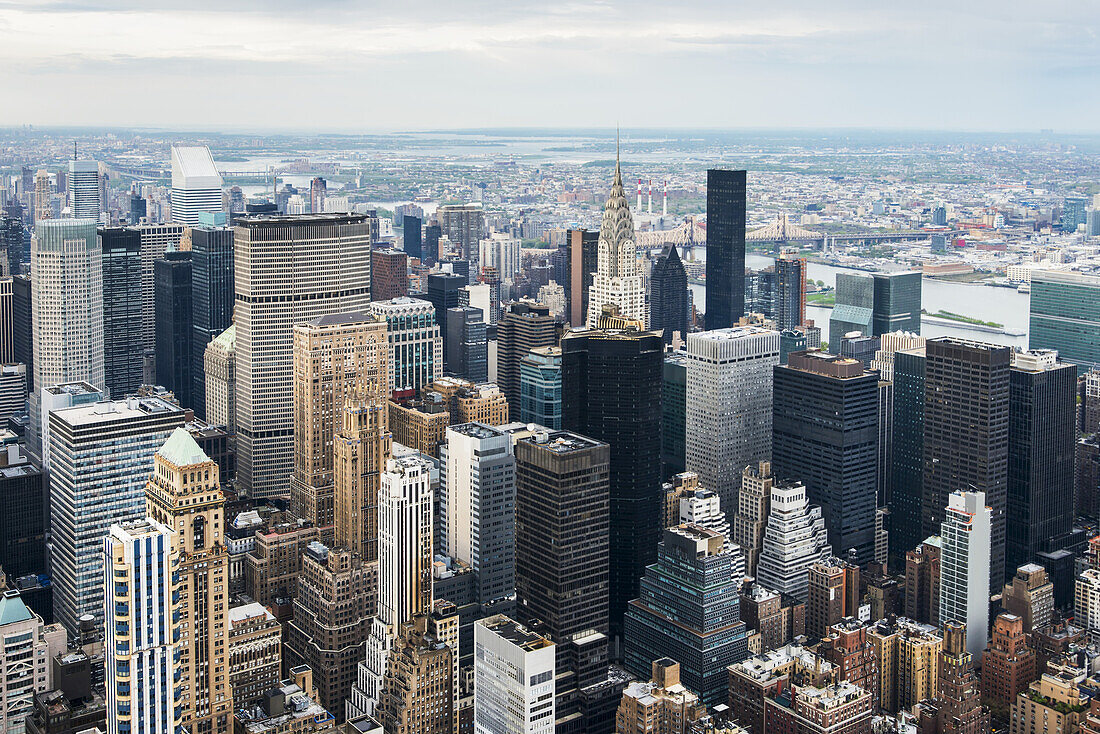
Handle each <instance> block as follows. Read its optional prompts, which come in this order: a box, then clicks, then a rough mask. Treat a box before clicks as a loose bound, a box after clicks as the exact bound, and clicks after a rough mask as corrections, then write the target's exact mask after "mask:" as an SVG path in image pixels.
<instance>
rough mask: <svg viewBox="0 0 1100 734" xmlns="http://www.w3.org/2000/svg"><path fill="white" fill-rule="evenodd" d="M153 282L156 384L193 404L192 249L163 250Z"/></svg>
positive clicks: (184, 405)
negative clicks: (155, 330)
mask: <svg viewBox="0 0 1100 734" xmlns="http://www.w3.org/2000/svg"><path fill="white" fill-rule="evenodd" d="M153 272H154V280H155V282H156V323H157V338H156V353H157V368H156V369H157V384H159V385H163V386H164V387H166V388H168V389H169V390H170V391H172V392H173V393H175V395H176V400H178V401H179V404H180V405H181V406H183V407H185V408H190V407H192V406H193V404H194V403H193V402H192V400H191V388H192V387H193V386H194V385H193V381H192V379H191V368H192V367H193V364H192V362H191V357H192V351H193V345H192V339H193V338H194V336H195V334H194V328H193V327H194V324H193V322H192V309H191V306H192V301H191V296H192V270H191V252H190V251H182V252H166V253H164V259H163V260H157V262H156V266H155V267H154V271H153Z"/></svg>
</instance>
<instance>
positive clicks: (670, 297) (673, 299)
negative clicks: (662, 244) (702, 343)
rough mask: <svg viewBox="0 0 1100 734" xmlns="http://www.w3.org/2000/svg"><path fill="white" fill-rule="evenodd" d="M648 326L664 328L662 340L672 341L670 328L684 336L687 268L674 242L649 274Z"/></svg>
mask: <svg viewBox="0 0 1100 734" xmlns="http://www.w3.org/2000/svg"><path fill="white" fill-rule="evenodd" d="M649 328H651V329H653V330H654V331H658V330H661V329H663V330H664V334H663V339H664V342H665V344H671V343H672V334H673V332H676V331H678V332H680V338H681V339H687V332H688V301H687V272H686V271H685V270H684V264H683V263H682V262H680V254H679V253H678V252H677V251H676V246H675V245H673V246H672V247H670V248H669V249H668V252H666V253H665V254H664V255H662V256H661V257H659V258H657V262H656V263H654V264H653V272H652V273H651V274H650V277H649Z"/></svg>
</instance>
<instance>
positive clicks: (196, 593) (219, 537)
mask: <svg viewBox="0 0 1100 734" xmlns="http://www.w3.org/2000/svg"><path fill="white" fill-rule="evenodd" d="M145 504H146V512H147V513H148V515H149V517H151V518H153V519H154V520H156V521H157V522H159V523H162V524H163V525H165V526H167V527H168V528H171V530H172V550H173V552H175V553H178V554H179V559H180V560H179V589H180V606H179V612H180V642H179V669H180V670H181V671H182V680H181V688H182V689H183V701H182V704H183V725H184V726H185V727H186V728H187V729H188V731H192V732H207V733H209V734H220V733H222V732H225V733H226V734H228V732H231V731H232V729H233V690H232V688H231V686H230V685H229V594H228V591H227V589H228V586H229V551H228V548H227V547H226V544H225V536H224V532H225V495H224V494H222V490H221V488H220V487H219V486H218V465H217V464H216V463H215V462H214V461H211V459H210V458H209V457H208V456H207V455H206V454H205V453H204V452H203V450H202V449H201V448H199V445H198V444H197V443H196V442H195V439H194V438H193V437H192V436H191V434H190V433H188V432H187V430H185V429H183V428H177V429H176V430H175V431H173V433H172V435H171V436H170V437H169V438H168V440H167V441H165V443H164V445H163V446H161V447H160V448H159V449H158V450H157V452H156V454H154V456H153V475H152V477H151V478H150V479H149V483H148V484H147V485H146V489H145Z"/></svg>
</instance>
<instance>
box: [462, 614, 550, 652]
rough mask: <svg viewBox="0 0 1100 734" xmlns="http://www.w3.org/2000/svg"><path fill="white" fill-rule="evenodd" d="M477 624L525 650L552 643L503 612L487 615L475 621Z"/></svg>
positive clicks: (538, 648)
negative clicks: (491, 615) (492, 615)
mask: <svg viewBox="0 0 1100 734" xmlns="http://www.w3.org/2000/svg"><path fill="white" fill-rule="evenodd" d="M477 624H480V625H481V626H482V627H484V628H485V629H488V630H492V631H493V632H495V633H496V634H498V635H500V636H501V637H503V638H504V639H505V640H508V642H511V643H512V644H513V645H516V646H517V647H519V648H521V649H523V650H526V651H527V652H533V651H535V650H541V649H543V648H544V647H550V646H552V645H553V644H554V643H553V642H551V641H550V640H548V639H547V638H545V637H543V636H542V635H537V634H535V633H534V632H531V631H530V630H528V629H527V628H526V627H524V626H523V625H521V624H520V623H519V622H517V621H516V620H514V619H512V618H511V617H506V616H504V615H503V614H498V615H496V616H495V617H488V618H486V619H483V620H481V621H479V622H477Z"/></svg>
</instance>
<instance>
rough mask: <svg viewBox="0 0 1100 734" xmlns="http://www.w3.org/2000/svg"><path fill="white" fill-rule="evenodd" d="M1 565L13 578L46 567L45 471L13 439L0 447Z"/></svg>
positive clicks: (47, 497)
mask: <svg viewBox="0 0 1100 734" xmlns="http://www.w3.org/2000/svg"><path fill="white" fill-rule="evenodd" d="M0 451H3V453H4V456H3V460H2V461H0V463H2V464H4V466H0V568H3V569H4V572H5V573H7V574H8V575H9V576H10V577H11V578H13V579H18V578H21V577H23V576H26V575H27V574H38V573H42V571H44V570H45V569H46V513H45V510H46V507H47V506H48V502H49V496H48V495H47V494H46V486H45V482H44V478H43V473H42V470H41V469H40V468H39V467H37V466H35V465H34V464H32V463H31V462H30V461H29V460H28V458H27V456H26V455H23V454H21V453H20V451H19V446H18V445H17V444H16V443H15V441H14V440H12V441H11V442H10V443H7V444H6V445H3V446H0Z"/></svg>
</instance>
